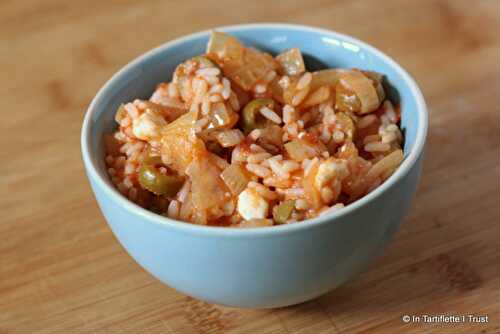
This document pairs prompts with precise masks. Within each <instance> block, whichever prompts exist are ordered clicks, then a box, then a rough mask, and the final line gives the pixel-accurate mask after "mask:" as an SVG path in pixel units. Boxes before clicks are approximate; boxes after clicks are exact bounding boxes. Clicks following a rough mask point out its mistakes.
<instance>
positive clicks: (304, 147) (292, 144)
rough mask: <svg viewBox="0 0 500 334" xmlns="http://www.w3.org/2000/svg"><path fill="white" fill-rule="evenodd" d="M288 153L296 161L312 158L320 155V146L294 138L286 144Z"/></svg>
mask: <svg viewBox="0 0 500 334" xmlns="http://www.w3.org/2000/svg"><path fill="white" fill-rule="evenodd" d="M285 150H286V152H287V153H288V155H289V156H290V157H291V158H292V159H293V160H296V161H302V160H304V159H310V158H313V157H315V156H317V155H319V148H318V147H316V146H314V145H312V144H311V143H309V142H308V141H306V140H303V139H294V140H292V141H289V142H288V143H286V144H285Z"/></svg>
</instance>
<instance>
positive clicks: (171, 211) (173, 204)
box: [167, 199, 180, 219]
mask: <svg viewBox="0 0 500 334" xmlns="http://www.w3.org/2000/svg"><path fill="white" fill-rule="evenodd" d="M179 208H180V205H179V202H177V201H176V200H175V199H174V200H172V201H170V203H169V204H168V209H167V215H168V216H169V217H170V218H172V219H177V218H178V217H179Z"/></svg>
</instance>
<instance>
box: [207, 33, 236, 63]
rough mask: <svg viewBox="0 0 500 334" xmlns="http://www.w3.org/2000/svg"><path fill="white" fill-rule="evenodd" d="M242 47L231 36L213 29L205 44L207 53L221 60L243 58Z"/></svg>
mask: <svg viewBox="0 0 500 334" xmlns="http://www.w3.org/2000/svg"><path fill="white" fill-rule="evenodd" d="M243 52H244V47H243V45H242V44H241V43H240V42H239V41H238V40H237V39H236V38H234V37H233V36H231V35H228V34H225V33H223V32H219V31H215V30H213V31H212V32H211V34H210V40H209V41H208V44H207V55H208V56H209V57H210V56H212V57H215V58H217V59H219V60H221V61H226V60H237V61H241V60H242V59H243Z"/></svg>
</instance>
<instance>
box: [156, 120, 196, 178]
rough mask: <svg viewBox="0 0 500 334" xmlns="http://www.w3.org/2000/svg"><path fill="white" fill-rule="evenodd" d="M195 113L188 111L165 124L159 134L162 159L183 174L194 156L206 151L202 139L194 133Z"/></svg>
mask: <svg viewBox="0 0 500 334" xmlns="http://www.w3.org/2000/svg"><path fill="white" fill-rule="evenodd" d="M196 118H197V113H196V112H193V111H191V112H189V113H187V114H185V115H183V116H181V117H179V118H178V119H177V120H175V121H174V122H172V123H170V124H169V125H167V126H166V127H165V128H164V129H163V131H162V135H161V156H162V160H163V161H164V162H165V163H166V164H168V165H169V167H171V168H173V169H174V170H175V171H177V172H178V173H180V174H184V173H185V171H186V168H187V166H188V165H189V164H190V163H191V161H192V160H193V157H194V156H197V155H199V154H203V153H204V152H206V149H205V145H204V143H203V140H201V139H200V138H197V137H196V136H195V134H194V123H195V122H196Z"/></svg>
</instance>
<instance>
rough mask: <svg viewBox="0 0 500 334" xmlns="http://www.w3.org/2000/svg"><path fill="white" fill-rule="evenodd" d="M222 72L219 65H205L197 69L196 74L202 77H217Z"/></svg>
mask: <svg viewBox="0 0 500 334" xmlns="http://www.w3.org/2000/svg"><path fill="white" fill-rule="evenodd" d="M219 74H220V69H218V68H217V67H204V68H200V69H198V70H196V75H198V76H201V77H215V76H218V75H219Z"/></svg>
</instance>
